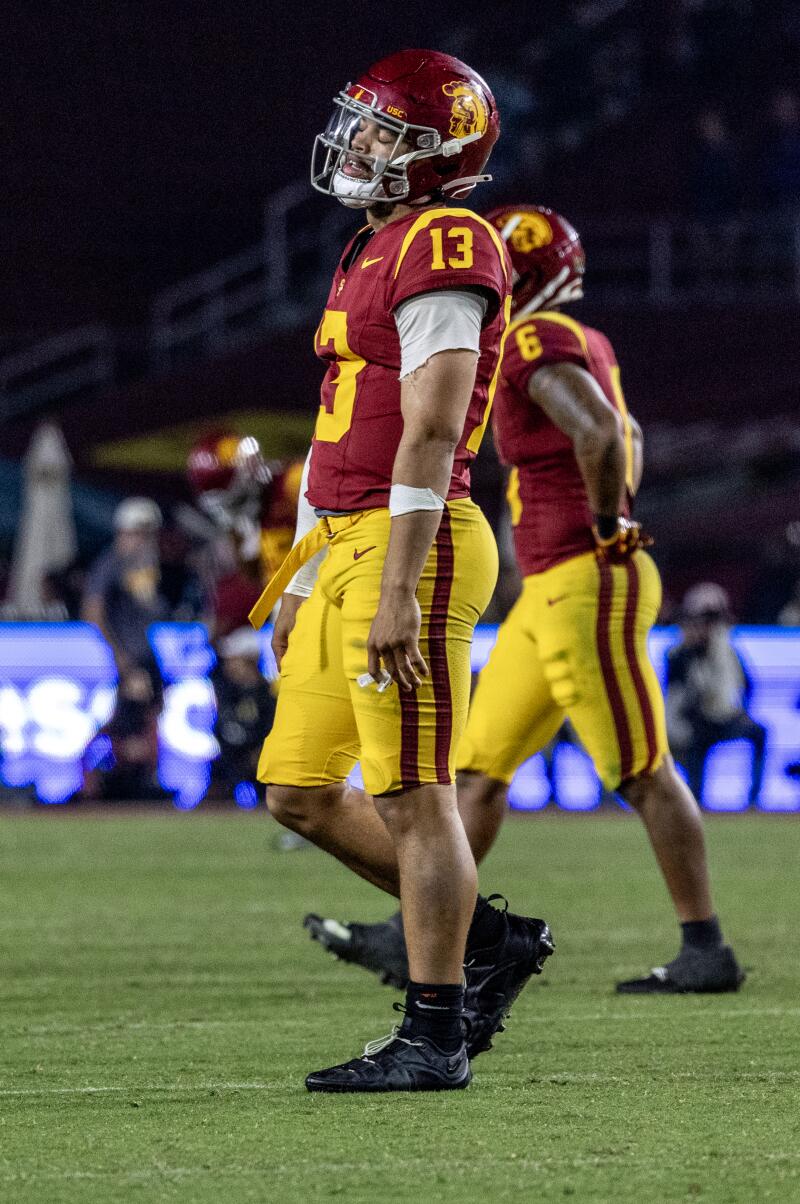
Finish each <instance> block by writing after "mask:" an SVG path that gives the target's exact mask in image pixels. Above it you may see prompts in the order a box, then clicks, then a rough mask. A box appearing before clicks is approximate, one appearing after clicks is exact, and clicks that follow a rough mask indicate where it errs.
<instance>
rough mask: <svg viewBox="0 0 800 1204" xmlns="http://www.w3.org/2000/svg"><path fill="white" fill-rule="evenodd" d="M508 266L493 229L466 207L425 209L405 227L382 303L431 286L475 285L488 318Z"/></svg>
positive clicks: (501, 296)
mask: <svg viewBox="0 0 800 1204" xmlns="http://www.w3.org/2000/svg"><path fill="white" fill-rule="evenodd" d="M510 274H511V273H510V268H509V263H508V258H507V254H506V250H505V247H504V246H503V243H502V240H501V239H500V237H499V235H498V234H497V231H495V230H493V229H492V228H491V227H490V226H489V224H488V223H487V222H484V221H483V220H482V219H481V218H479V217H478V216H477V214H474V213H471V212H468V211H466V210H462V211H459V210H454V211H450V210H447V209H441V210H433V211H430V210H429V211H427V212H426V213H423V214H421V215H420V217H419V218H418V219H417V220H416V221H415V222H414V223H413V225H412V226H411V227H410V229H409V230H408V231H407V232H406V234H405V237H404V238H403V241H402V244H401V246H400V248H399V250H398V253H397V258H396V259H395V263H394V268H393V271H392V275H391V279H390V281H389V295H388V307H389V309H390V310H394V309H395V308H396V307H397V306H398V305H400V304H401V302H403V301H406V300H407V299H408V298H409V297H414V296H416V295H417V294H418V293H429V292H432V291H434V290H436V289H460V288H481V289H484V290H485V291H486V293H487V295H488V300H489V307H488V310H487V314H486V318H485V319H484V325H485V324H486V323H487V322H491V321H492V320H493V318H494V316H495V314H496V313H497V311H498V309H499V308H500V306H501V305H502V304H503V301H504V300H505V297H506V294H507V292H508V288H509V279H510Z"/></svg>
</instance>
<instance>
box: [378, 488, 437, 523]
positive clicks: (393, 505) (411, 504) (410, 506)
mask: <svg viewBox="0 0 800 1204" xmlns="http://www.w3.org/2000/svg"><path fill="white" fill-rule="evenodd" d="M415 510H444V498H443V497H439V494H438V493H434V492H433V490H432V489H415V488H414V486H413V485H392V487H391V489H390V490H389V514H390V515H391V517H392V518H398V517H399V516H400V515H401V514H413V513H414V511H415Z"/></svg>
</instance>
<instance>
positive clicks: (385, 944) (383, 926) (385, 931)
mask: <svg viewBox="0 0 800 1204" xmlns="http://www.w3.org/2000/svg"><path fill="white" fill-rule="evenodd" d="M303 927H304V928H307V929H308V931H309V933H310V934H311V939H312V940H314V941H319V943H320V945H322V946H323V948H325V949H327V950H328V951H329V952H330V953H332V954H333V955H334V957H338V959H339V961H342V962H351V963H352V964H353V965H356V966H363V968H364V969H365V970H371V971H372V972H373V973H374V974H377V975H378V976H379V977H380V980H381V982H382V983H383V984H384V985H385V986H390V987H397V988H398V990H401V991H402V990H405V988H406V986H407V985H408V957H407V955H406V943H405V938H404V936H403V920H402V917H401V915H400V912H399V911H398V912H397V913H396V914H395V915H393V916H392V917H391V918H390V919H388V920H385V921H384V922H383V923H380V924H355V923H351V924H340V923H339V921H338V920H325V919H323V918H322V916H318V915H314V914H313V913H312V914H311V915H307V916H306V918H305V919H304V920H303Z"/></svg>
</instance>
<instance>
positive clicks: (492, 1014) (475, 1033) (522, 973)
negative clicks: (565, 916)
mask: <svg viewBox="0 0 800 1204" xmlns="http://www.w3.org/2000/svg"><path fill="white" fill-rule="evenodd" d="M497 897H500V896H490V898H497ZM504 919H505V925H504V932H503V935H502V936H501V937H500V939H499V940H498V941H497V942H496V944H494V945H492V946H491V947H490V948H488V949H478V950H475V949H470V950H469V952H468V954H467V960H466V962H465V964H464V976H465V978H466V990H465V992H464V1032H465V1037H466V1042H467V1054H468V1055H469V1058H470V1059H472V1058H475V1057H477V1056H478V1054H480V1053H484V1052H485V1051H486V1050H487V1049H491V1048H492V1037H493V1036H494V1034H495V1033H501V1032H503V1031H504V1029H505V1025H504V1024H503V1021H504V1020H505V1019H506V1018H507V1017H508V1015H509V1011H510V1008H511V1005H512V1003H513V1002H514V1000H515V999H516V998H517V996H518V995H519V993H520V991H521V990H522V988H523V987H524V986H525V983H526V982H527V981H528V979H529V978H530V977H531V975H533V974H541V972H542V970H543V968H544V963H545V961H546V960H547V958H548V957H550V955H551V953H553V951H554V950H555V944H554V943H553V937H552V935H551V932H550V928H549V927H548V925H547V924H546V923H545V922H544V920H535V919H531V918H529V917H528V916H517V915H514V914H513V912H509V911H506V913H505V916H504Z"/></svg>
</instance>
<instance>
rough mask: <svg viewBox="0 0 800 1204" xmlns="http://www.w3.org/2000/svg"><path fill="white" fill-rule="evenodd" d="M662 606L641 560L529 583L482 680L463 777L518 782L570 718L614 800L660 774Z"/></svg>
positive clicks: (465, 743)
mask: <svg viewBox="0 0 800 1204" xmlns="http://www.w3.org/2000/svg"><path fill="white" fill-rule="evenodd" d="M660 605H661V581H660V578H659V575H658V569H657V568H656V566H655V564H654V562H653V561H652V560H651V558H650V557H649V556H648V555H647V553H646V552H642V551H639V552H636V553H635V555H634V556H633V557H632V558H631V560H629V561H628V562H627V563H626V564H622V565H611V564H609V563H608V561H606V560H602V559H598V557H596V556H595V554H594V553H593V552H588V553H586V554H585V555H581V556H575V557H573V558H572V559H570V560H566V561H564V563H563V564H558V565H556V566H555V567H554V568H552V569H547V570H546V571H545V572H543V573H536V574H534V575H533V576H530V577H526V578H525V580H524V583H523V588H522V593H521V595H520V597H519V599H518V600H517V603H516V605H515V606H514V608H513V609H512V611H511V613H510V614H509V616H508V618H507V619H506V621H505V623H503V624H502V626H501V628H500V630H499V632H498V636H497V643H496V644H495V646H494V648H493V649H492V652H491V655H490V657H489V660H488V662H487V664H486V666H485V667H484V669H483V671H482V673H481V675H480V678H479V679H478V686H477V689H476V691H475V695H474V697H473V700H472V708H471V710H470V714H469V721H468V723H467V729H466V732H465V734H464V738H463V740H462V742H461V745H460V747H459V750H458V758H457V766H458V769H460V770H470V771H472V772H475V773H483V774H486V775H488V776H489V777H491V778H495V779H496V780H498V781H501V782H510V781H511V779H512V777H513V776H514V773H515V771H516V770H517V769H518V768H519V766H520V765H521V764H522V763H523V762H524V761H526V760H527V759H528V757H532V756H533V755H534V753H537V752H539V751H540V749H542V748H544V746H545V745H546V744H547V743H548V742H549V741H550V740H551V739H552V738H553V736H554V735H555V734H556V732H557V731H558V729H559V727H560V726H561V724H562V722H563V720H564V718H565V717H568V718H569V719H570V721H571V723H572V725H573V727H574V728H575V731H576V732H577V734H578V737H579V738H580V741H581V743H582V744H583V746H584V748H585V749H586V751H587V752H588V753H589V756H590V757H591V758H592V761H593V762H594V766H595V769H596V771H597V775H598V777H599V778H600V780H601V781H602V782H603V785H604V786H605V787H606V788H607V789H609V790H613V789H615V788H616V787H617V786H619V784H620V783H621V782H624V781H626V780H627V779H628V778H631V777H633V776H635V775H636V774H638V773H641V772H643V771H651V770H653V769H655V768H657V767H658V765H660V763H661V762H662V760H663V759H664V756H665V754H666V753H667V751H668V745H667V734H666V724H665V718H664V699H663V695H662V693H661V688H660V686H659V683H658V679H657V678H656V674H655V671H654V669H653V666H652V664H651V663H650V658H649V656H648V652H647V636H648V634H649V631H650V628H651V627H652V626H653V624H654V623H655V621H656V617H657V615H658V611H659V607H660Z"/></svg>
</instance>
